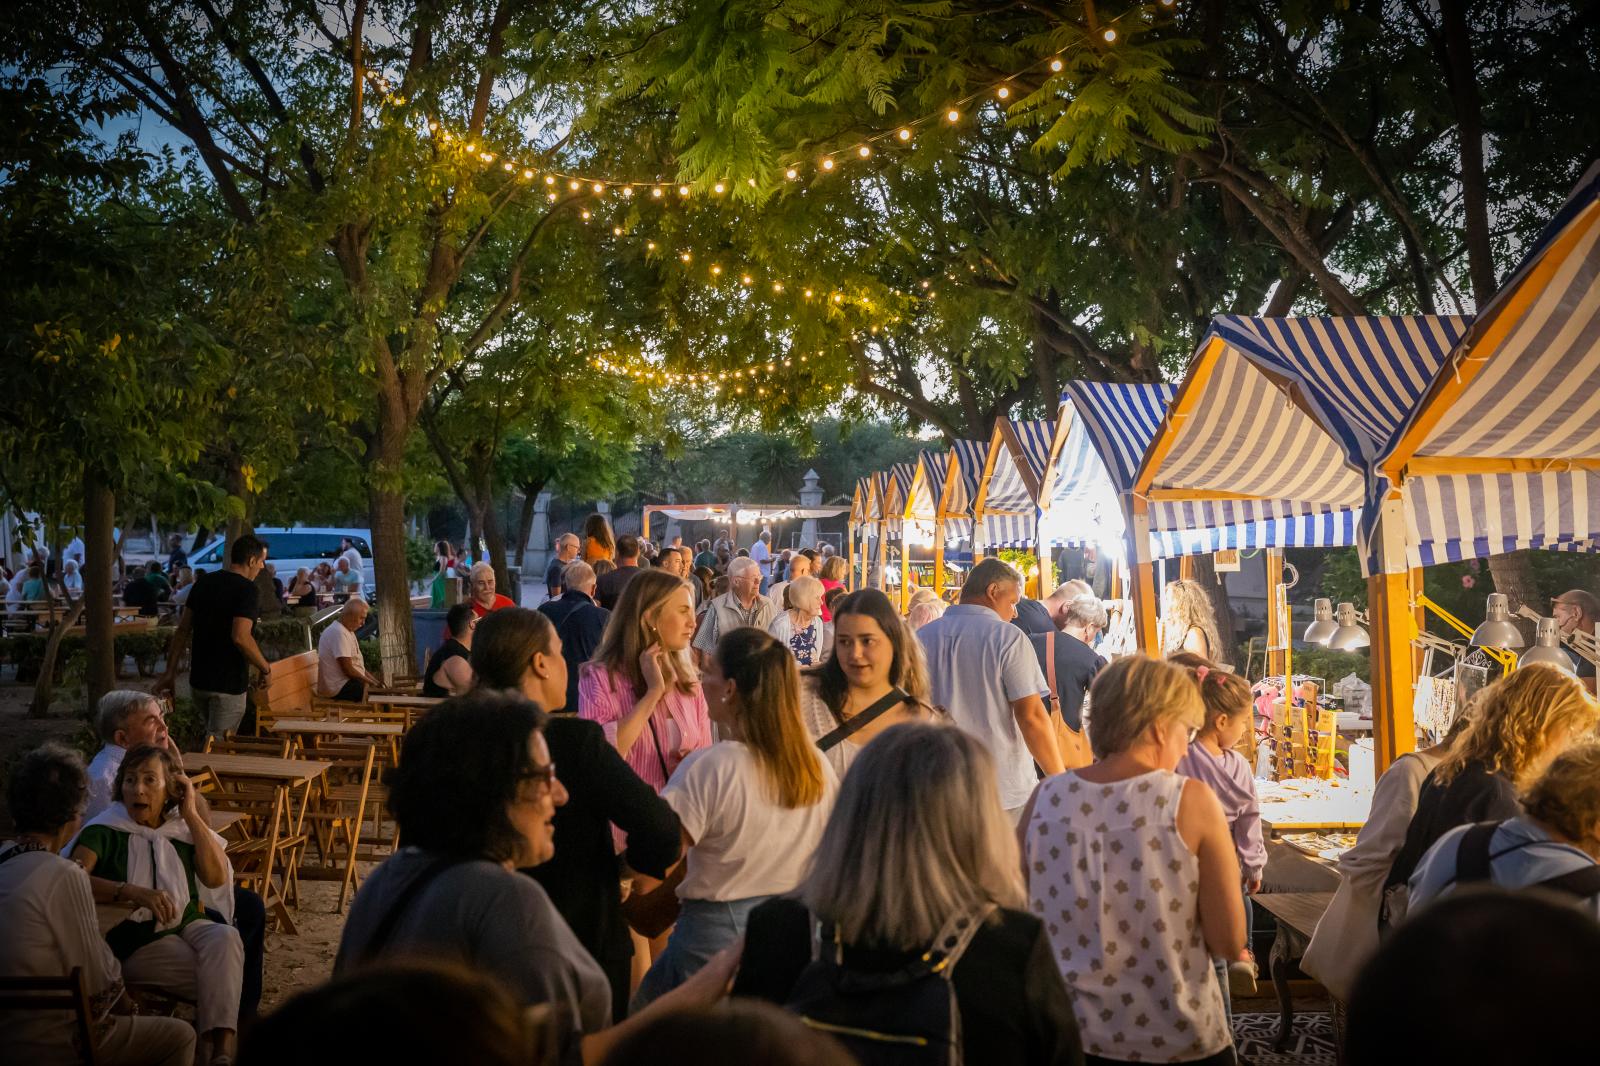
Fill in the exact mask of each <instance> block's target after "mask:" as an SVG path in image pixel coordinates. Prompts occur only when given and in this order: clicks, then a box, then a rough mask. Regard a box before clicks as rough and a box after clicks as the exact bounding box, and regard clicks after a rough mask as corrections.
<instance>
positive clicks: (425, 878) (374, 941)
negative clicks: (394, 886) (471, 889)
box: [357, 855, 467, 962]
mask: <svg viewBox="0 0 1600 1066" xmlns="http://www.w3.org/2000/svg"><path fill="white" fill-rule="evenodd" d="M466 861H467V860H466V859H465V858H463V857H461V856H459V855H442V856H440V857H439V858H437V859H434V860H433V861H432V862H431V863H429V864H428V865H427V866H425V867H423V869H422V872H421V873H419V874H418V875H417V876H416V877H413V878H412V879H411V883H410V884H409V885H407V886H406V887H405V888H404V889H402V890H401V892H400V895H399V896H398V897H397V898H396V899H395V901H394V903H393V905H391V906H390V907H389V911H388V913H387V914H385V915H384V916H383V920H382V921H380V922H379V923H378V927H377V928H376V929H374V930H373V931H372V936H371V937H370V938H369V939H368V940H367V942H366V944H364V945H363V946H362V948H361V954H360V956H359V957H358V959H357V961H358V962H369V961H371V960H372V959H373V958H375V957H376V956H377V955H378V953H379V952H381V951H382V950H383V948H384V946H385V945H386V944H388V942H389V937H390V936H392V935H393V934H394V927H395V926H397V925H399V924H400V919H401V918H402V917H404V915H405V912H406V908H408V907H410V906H411V902H412V900H414V899H416V898H417V896H418V895H419V894H421V892H422V890H423V889H424V888H426V887H428V885H429V884H431V883H432V882H433V879H434V878H436V877H438V876H439V875H440V874H442V873H444V872H445V870H447V869H449V868H450V867H452V866H456V865H458V864H460V863H463V862H466Z"/></svg>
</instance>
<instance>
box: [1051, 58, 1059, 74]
mask: <svg viewBox="0 0 1600 1066" xmlns="http://www.w3.org/2000/svg"><path fill="white" fill-rule="evenodd" d="M1061 67H1062V62H1061V60H1059V59H1052V60H1051V61H1050V69H1051V71H1052V72H1054V73H1056V74H1060V73H1061Z"/></svg>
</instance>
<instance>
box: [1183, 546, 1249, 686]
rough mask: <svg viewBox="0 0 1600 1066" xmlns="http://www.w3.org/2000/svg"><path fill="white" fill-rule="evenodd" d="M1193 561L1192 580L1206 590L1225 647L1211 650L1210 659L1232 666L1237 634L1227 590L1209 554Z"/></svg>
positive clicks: (1237, 646) (1236, 655) (1235, 651)
mask: <svg viewBox="0 0 1600 1066" xmlns="http://www.w3.org/2000/svg"><path fill="white" fill-rule="evenodd" d="M1193 559H1194V579H1195V580H1196V581H1198V582H1199V583H1200V586H1201V587H1202V588H1204V589H1205V590H1206V598H1207V599H1209V600H1210V601H1211V613H1212V614H1214V615H1216V617H1217V636H1218V637H1219V638H1221V640H1222V643H1223V644H1224V645H1225V646H1224V647H1222V648H1213V649H1211V651H1212V658H1213V659H1215V660H1216V661H1217V662H1219V663H1229V664H1232V663H1233V660H1235V659H1237V658H1238V657H1239V655H1238V648H1239V634H1238V631H1237V630H1236V629H1235V628H1234V620H1233V605H1232V604H1230V603H1229V602H1228V589H1227V586H1226V585H1224V584H1223V583H1222V576H1221V575H1220V574H1218V573H1217V567H1216V561H1215V560H1214V559H1213V557H1212V556H1211V555H1209V554H1207V555H1196V556H1193Z"/></svg>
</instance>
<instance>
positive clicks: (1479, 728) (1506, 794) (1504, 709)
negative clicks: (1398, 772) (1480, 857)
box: [1379, 663, 1600, 926]
mask: <svg viewBox="0 0 1600 1066" xmlns="http://www.w3.org/2000/svg"><path fill="white" fill-rule="evenodd" d="M1476 707H1477V714H1476V716H1475V717H1474V718H1473V720H1472V722H1471V723H1470V724H1468V726H1467V728H1466V732H1464V733H1463V734H1462V735H1461V737H1460V739H1458V740H1457V741H1456V742H1455V743H1454V744H1453V745H1451V747H1450V753H1449V754H1448V755H1446V756H1445V757H1444V759H1443V760H1441V761H1440V763H1439V765H1438V766H1437V767H1436V768H1435V769H1434V771H1433V773H1431V774H1429V775H1428V779H1427V781H1425V782H1423V785H1422V792H1421V794H1420V795H1419V796H1418V798H1417V813H1416V814H1414V815H1412V817H1411V824H1410V825H1408V826H1407V827H1406V842H1405V844H1404V845H1403V846H1402V847H1401V848H1400V853H1399V854H1398V855H1396V856H1395V860H1394V865H1393V866H1391V867H1390V868H1389V876H1388V878H1387V879H1386V880H1385V881H1384V886H1383V889H1384V899H1383V903H1382V909H1381V912H1380V915H1379V923H1380V926H1389V925H1393V924H1394V923H1396V922H1398V921H1399V920H1400V919H1401V918H1402V917H1403V916H1404V914H1405V910H1406V908H1407V902H1406V895H1407V889H1406V888H1405V886H1406V885H1407V883H1408V882H1409V881H1410V880H1411V877H1412V875H1413V874H1414V873H1416V871H1417V864H1418V863H1420V862H1421V861H1422V856H1423V855H1424V854H1426V852H1427V851H1428V849H1429V848H1431V847H1433V845H1434V844H1436V843H1437V842H1438V841H1439V839H1440V838H1441V837H1443V836H1444V835H1445V834H1446V833H1448V832H1449V831H1450V830H1452V829H1454V828H1456V827H1457V826H1461V825H1468V824H1471V823H1473V822H1488V821H1498V820H1503V819H1506V818H1513V817H1515V816H1516V815H1518V814H1520V813H1521V812H1522V805H1521V804H1520V803H1519V802H1518V801H1517V795H1518V793H1519V792H1521V791H1522V790H1523V789H1526V788H1527V787H1528V786H1529V785H1531V784H1532V783H1533V781H1534V780H1535V779H1536V778H1537V777H1538V776H1539V775H1540V774H1541V773H1543V772H1544V769H1545V767H1547V766H1549V765H1550V763H1551V761H1552V760H1553V759H1555V757H1556V756H1558V755H1560V754H1561V753H1562V752H1563V751H1566V750H1567V749H1568V748H1570V747H1571V746H1572V745H1573V744H1574V743H1576V742H1577V741H1578V740H1579V739H1580V738H1581V737H1583V735H1584V734H1586V733H1592V732H1593V731H1594V728H1595V723H1596V721H1600V704H1596V703H1595V701H1594V698H1593V697H1592V696H1590V695H1589V694H1588V692H1586V691H1584V688H1583V684H1582V683H1581V682H1580V681H1578V679H1577V678H1575V677H1573V676H1572V675H1571V674H1569V673H1566V672H1565V671H1563V670H1559V669H1557V668H1556V667H1554V666H1547V665H1544V664H1542V663H1538V664H1534V665H1530V666H1524V667H1522V668H1521V669H1520V670H1517V671H1516V672H1515V673H1513V674H1511V675H1509V676H1507V677H1503V678H1501V679H1500V680H1499V681H1496V682H1495V683H1494V684H1492V685H1490V686H1489V687H1488V688H1486V689H1484V690H1483V692H1482V693H1481V694H1480V695H1479V697H1478V700H1477V704H1476Z"/></svg>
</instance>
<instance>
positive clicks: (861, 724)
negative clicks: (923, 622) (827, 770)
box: [800, 589, 937, 777]
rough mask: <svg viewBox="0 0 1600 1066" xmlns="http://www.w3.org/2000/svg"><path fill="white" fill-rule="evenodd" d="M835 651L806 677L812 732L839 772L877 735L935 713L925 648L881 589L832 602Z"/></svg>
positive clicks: (804, 708)
mask: <svg viewBox="0 0 1600 1066" xmlns="http://www.w3.org/2000/svg"><path fill="white" fill-rule="evenodd" d="M834 608H835V609H834V615H833V619H834V621H833V649H832V652H831V654H830V655H829V656H828V658H827V659H826V660H825V661H824V662H823V664H822V665H821V666H819V667H815V668H813V669H811V670H807V671H806V672H805V674H804V675H803V677H802V678H801V682H802V683H801V689H800V710H801V714H802V716H803V717H804V718H805V723H806V729H807V730H808V731H809V732H810V733H811V736H812V738H813V739H814V740H816V742H817V746H818V747H820V748H821V749H822V754H823V755H824V756H825V757H826V758H827V760H828V761H829V762H830V763H832V764H833V768H834V770H835V771H837V772H838V774H839V776H840V777H843V776H844V773H845V771H846V770H848V769H850V764H851V763H853V762H855V760H856V757H857V756H858V755H860V754H861V751H862V749H863V748H865V747H866V745H867V744H868V743H869V742H871V741H872V739H873V738H874V737H876V736H878V735H879V734H880V733H882V732H883V731H884V730H886V729H888V728H889V727H890V726H893V725H895V724H897V723H900V722H915V721H922V720H927V719H930V718H933V717H934V716H935V715H936V714H937V712H936V711H935V710H934V708H933V707H932V705H931V704H930V703H929V702H928V668H927V663H926V662H925V661H924V660H923V657H922V645H921V644H919V643H917V640H916V638H915V637H914V636H912V635H911V631H910V630H909V629H907V628H906V625H905V623H904V622H902V621H901V620H900V615H899V613H898V612H897V611H895V609H894V604H892V603H890V602H889V597H888V596H886V595H884V594H883V593H882V592H879V591H878V590H877V589H862V590H860V591H859V592H851V593H848V594H846V595H845V596H844V598H843V599H840V600H838V601H836V602H835V604H834Z"/></svg>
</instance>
